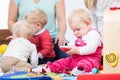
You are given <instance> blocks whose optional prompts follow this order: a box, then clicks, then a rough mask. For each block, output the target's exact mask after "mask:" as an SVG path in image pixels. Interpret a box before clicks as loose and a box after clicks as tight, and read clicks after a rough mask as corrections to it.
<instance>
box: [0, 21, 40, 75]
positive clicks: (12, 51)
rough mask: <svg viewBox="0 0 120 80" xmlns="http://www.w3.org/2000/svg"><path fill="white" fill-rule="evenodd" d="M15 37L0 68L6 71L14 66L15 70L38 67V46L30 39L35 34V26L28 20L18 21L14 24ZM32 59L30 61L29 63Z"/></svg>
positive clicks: (13, 32)
mask: <svg viewBox="0 0 120 80" xmlns="http://www.w3.org/2000/svg"><path fill="white" fill-rule="evenodd" d="M12 34H13V39H12V40H11V41H10V43H9V45H8V48H7V50H6V52H5V53H4V55H3V57H2V60H1V63H0V68H1V70H2V71H3V72H4V73H6V72H8V71H9V70H10V69H12V68H14V69H15V71H21V70H24V71H27V70H28V69H32V68H33V67H37V64H38V55H37V50H36V46H35V45H34V44H32V43H31V42H30V41H29V39H30V38H31V37H32V36H33V35H34V34H35V29H34V27H33V26H32V25H31V24H29V23H28V22H26V21H18V22H16V23H15V24H14V26H13V31H12ZM28 59H30V63H28V62H27V61H28Z"/></svg>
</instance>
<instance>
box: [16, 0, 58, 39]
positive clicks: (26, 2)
mask: <svg viewBox="0 0 120 80" xmlns="http://www.w3.org/2000/svg"><path fill="white" fill-rule="evenodd" d="M14 1H15V3H16V4H17V5H18V7H19V13H18V14H19V15H18V20H22V19H24V17H25V15H26V14H27V13H29V12H30V11H32V10H35V9H41V10H43V11H44V12H45V13H46V15H47V17H48V23H47V24H46V25H45V28H46V29H47V30H48V31H49V32H50V34H51V36H52V37H53V38H54V37H56V36H57V34H58V30H57V27H56V13H55V6H56V3H57V2H58V1H59V0H40V1H39V3H35V2H34V0H14Z"/></svg>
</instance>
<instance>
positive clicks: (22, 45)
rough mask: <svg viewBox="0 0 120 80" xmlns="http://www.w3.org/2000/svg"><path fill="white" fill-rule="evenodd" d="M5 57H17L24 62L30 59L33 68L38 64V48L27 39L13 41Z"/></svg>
mask: <svg viewBox="0 0 120 80" xmlns="http://www.w3.org/2000/svg"><path fill="white" fill-rule="evenodd" d="M3 56H11V57H15V58H18V59H20V60H22V61H27V60H28V58H30V63H31V64H32V66H33V67H36V66H37V64H38V55H37V50H36V46H35V45H34V44H32V43H31V42H30V41H29V40H27V39H25V38H17V39H14V40H11V42H10V43H9V45H8V48H7V50H6V52H5V53H4V55H3Z"/></svg>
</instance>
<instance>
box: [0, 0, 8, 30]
mask: <svg viewBox="0 0 120 80" xmlns="http://www.w3.org/2000/svg"><path fill="white" fill-rule="evenodd" d="M8 6H9V0H1V2H0V29H7V28H8V26H7V17H8Z"/></svg>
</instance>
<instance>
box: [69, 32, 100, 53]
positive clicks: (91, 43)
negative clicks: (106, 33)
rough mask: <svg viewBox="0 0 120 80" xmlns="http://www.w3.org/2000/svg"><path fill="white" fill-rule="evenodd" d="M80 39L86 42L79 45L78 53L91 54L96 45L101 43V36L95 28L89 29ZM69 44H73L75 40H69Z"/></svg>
mask: <svg viewBox="0 0 120 80" xmlns="http://www.w3.org/2000/svg"><path fill="white" fill-rule="evenodd" d="M82 40H83V41H84V42H85V43H86V45H85V46H83V47H79V50H80V55H88V54H92V53H94V52H95V51H96V49H97V48H98V46H100V45H101V36H100V34H99V33H98V32H97V31H95V30H90V31H89V32H88V33H87V35H85V36H83V37H82ZM69 45H75V40H74V41H72V42H70V44H69Z"/></svg>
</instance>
